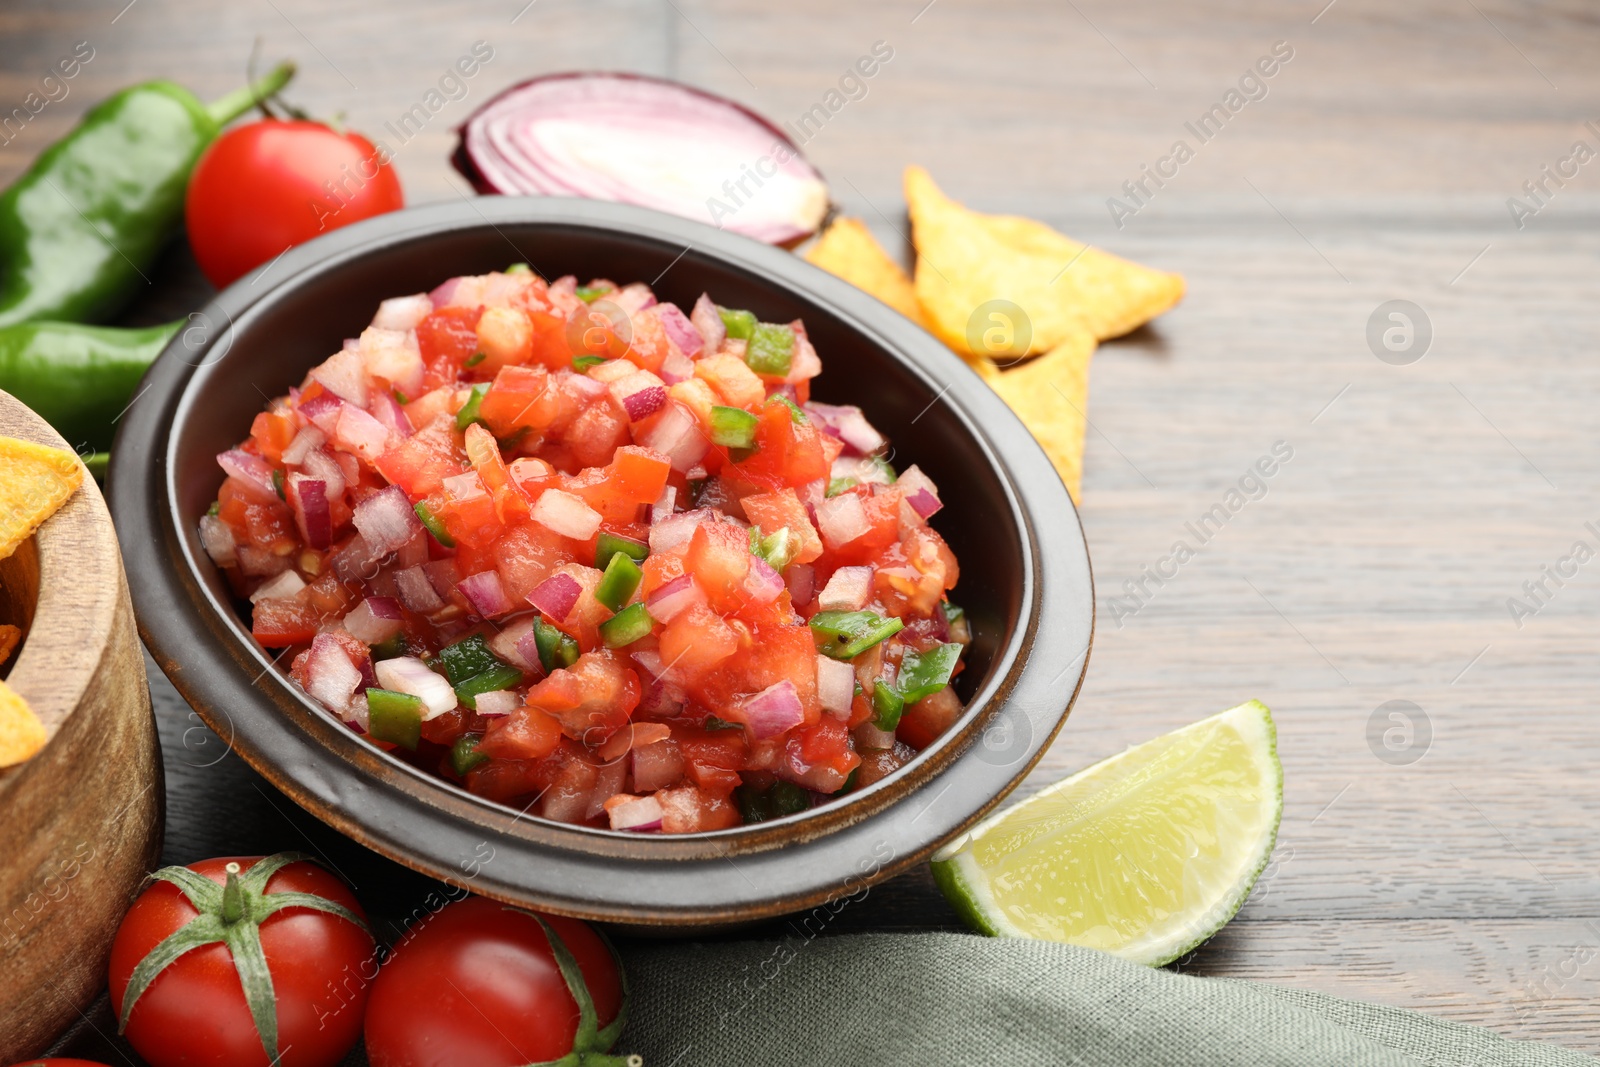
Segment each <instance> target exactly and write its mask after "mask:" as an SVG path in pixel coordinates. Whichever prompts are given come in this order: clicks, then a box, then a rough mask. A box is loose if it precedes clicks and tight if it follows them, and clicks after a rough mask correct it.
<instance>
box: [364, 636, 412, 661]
mask: <svg viewBox="0 0 1600 1067" xmlns="http://www.w3.org/2000/svg"><path fill="white" fill-rule="evenodd" d="M405 654H406V635H405V634H403V633H397V634H395V635H394V636H393V637H391V638H389V639H388V640H387V641H379V642H378V643H377V644H375V645H373V646H372V658H373V659H374V660H380V659H394V658H396V657H398V656H403V655H405Z"/></svg>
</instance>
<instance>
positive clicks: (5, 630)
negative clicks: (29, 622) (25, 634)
mask: <svg viewBox="0 0 1600 1067" xmlns="http://www.w3.org/2000/svg"><path fill="white" fill-rule="evenodd" d="M21 643H22V629H21V627H17V626H11V625H9V624H4V625H0V667H4V666H5V665H6V661H7V660H9V659H10V658H11V653H13V652H15V651H16V650H17V646H18V645H20V644H21Z"/></svg>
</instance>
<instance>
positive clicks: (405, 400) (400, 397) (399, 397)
mask: <svg viewBox="0 0 1600 1067" xmlns="http://www.w3.org/2000/svg"><path fill="white" fill-rule="evenodd" d="M394 402H395V403H396V404H399V405H401V406H402V407H404V406H405V405H406V404H409V403H411V398H410V397H409V396H406V394H404V393H402V392H401V391H400V390H398V389H396V390H394Z"/></svg>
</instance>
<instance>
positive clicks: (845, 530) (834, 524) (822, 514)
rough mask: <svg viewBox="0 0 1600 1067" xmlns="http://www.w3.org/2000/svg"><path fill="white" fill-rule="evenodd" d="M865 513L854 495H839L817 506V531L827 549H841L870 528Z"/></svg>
mask: <svg viewBox="0 0 1600 1067" xmlns="http://www.w3.org/2000/svg"><path fill="white" fill-rule="evenodd" d="M870 525H871V524H870V523H868V522H867V511H866V508H865V507H863V506H862V503H861V498H860V497H858V496H856V495H855V494H854V493H840V494H839V495H838V496H835V497H829V498H828V499H826V500H824V501H822V502H821V503H819V504H818V505H817V530H818V532H819V533H821V534H822V539H823V540H824V541H826V542H827V544H828V547H829V548H841V547H843V546H845V545H847V544H849V543H850V542H851V541H854V540H855V539H856V538H858V537H860V536H861V535H862V534H864V533H866V532H867V530H868V529H869V528H870Z"/></svg>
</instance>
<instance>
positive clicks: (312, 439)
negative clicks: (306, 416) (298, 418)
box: [283, 426, 328, 467]
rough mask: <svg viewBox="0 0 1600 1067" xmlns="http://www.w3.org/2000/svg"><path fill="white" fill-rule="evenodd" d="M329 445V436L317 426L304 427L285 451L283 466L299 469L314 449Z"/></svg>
mask: <svg viewBox="0 0 1600 1067" xmlns="http://www.w3.org/2000/svg"><path fill="white" fill-rule="evenodd" d="M327 443H328V435H327V434H325V433H323V432H322V431H321V430H319V429H317V428H316V427H315V426H302V427H300V432H299V433H297V434H295V435H294V440H292V441H290V442H289V445H288V447H287V448H285V449H284V450H283V465H284V466H286V467H298V466H300V464H301V463H302V462H304V461H305V458H306V453H307V452H310V451H311V450H312V449H313V448H321V447H322V446H323V445H325V444H327Z"/></svg>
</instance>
